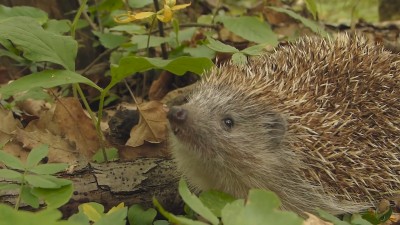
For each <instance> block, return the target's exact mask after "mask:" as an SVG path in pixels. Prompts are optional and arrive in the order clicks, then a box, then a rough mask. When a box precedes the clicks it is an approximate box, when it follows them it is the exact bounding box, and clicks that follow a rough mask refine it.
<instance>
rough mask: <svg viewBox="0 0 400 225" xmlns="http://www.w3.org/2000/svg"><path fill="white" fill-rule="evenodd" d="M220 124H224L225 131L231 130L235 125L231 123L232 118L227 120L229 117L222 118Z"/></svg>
mask: <svg viewBox="0 0 400 225" xmlns="http://www.w3.org/2000/svg"><path fill="white" fill-rule="evenodd" d="M222 122H223V123H224V126H225V128H226V129H227V130H230V129H232V127H233V125H234V124H235V123H234V122H233V119H232V118H229V117H227V118H224V119H223V120H222Z"/></svg>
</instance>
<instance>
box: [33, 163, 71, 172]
mask: <svg viewBox="0 0 400 225" xmlns="http://www.w3.org/2000/svg"><path fill="white" fill-rule="evenodd" d="M66 168H68V164H67V163H49V164H40V165H37V166H35V167H33V168H32V169H30V170H29V171H30V172H32V173H37V174H55V173H58V172H61V171H64V170H65V169H66Z"/></svg>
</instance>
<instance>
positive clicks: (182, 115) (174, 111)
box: [167, 106, 188, 134]
mask: <svg viewBox="0 0 400 225" xmlns="http://www.w3.org/2000/svg"><path fill="white" fill-rule="evenodd" d="M167 118H168V120H169V123H170V125H171V129H172V131H173V132H174V133H175V134H177V133H178V132H179V125H182V124H184V123H185V121H186V120H187V118H188V111H187V110H186V109H184V108H182V107H180V106H172V107H171V108H170V109H169V111H168V114H167Z"/></svg>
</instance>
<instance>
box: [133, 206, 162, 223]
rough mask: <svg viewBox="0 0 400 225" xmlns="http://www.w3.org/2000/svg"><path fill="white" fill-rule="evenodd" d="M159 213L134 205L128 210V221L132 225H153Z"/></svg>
mask: <svg viewBox="0 0 400 225" xmlns="http://www.w3.org/2000/svg"><path fill="white" fill-rule="evenodd" d="M156 216H157V211H156V210H155V209H153V208H150V209H148V210H144V209H143V208H142V207H141V206H140V205H133V206H131V207H129V210H128V221H129V224H130V225H152V224H153V221H154V218H156Z"/></svg>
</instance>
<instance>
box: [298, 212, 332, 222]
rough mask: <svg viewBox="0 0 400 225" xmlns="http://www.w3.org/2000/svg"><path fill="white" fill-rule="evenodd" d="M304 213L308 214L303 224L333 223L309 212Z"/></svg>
mask: <svg viewBox="0 0 400 225" xmlns="http://www.w3.org/2000/svg"><path fill="white" fill-rule="evenodd" d="M306 214H307V215H308V218H307V219H306V220H304V222H303V225H333V223H329V222H326V221H324V220H321V219H320V218H318V217H317V216H314V215H313V214H311V213H306Z"/></svg>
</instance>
